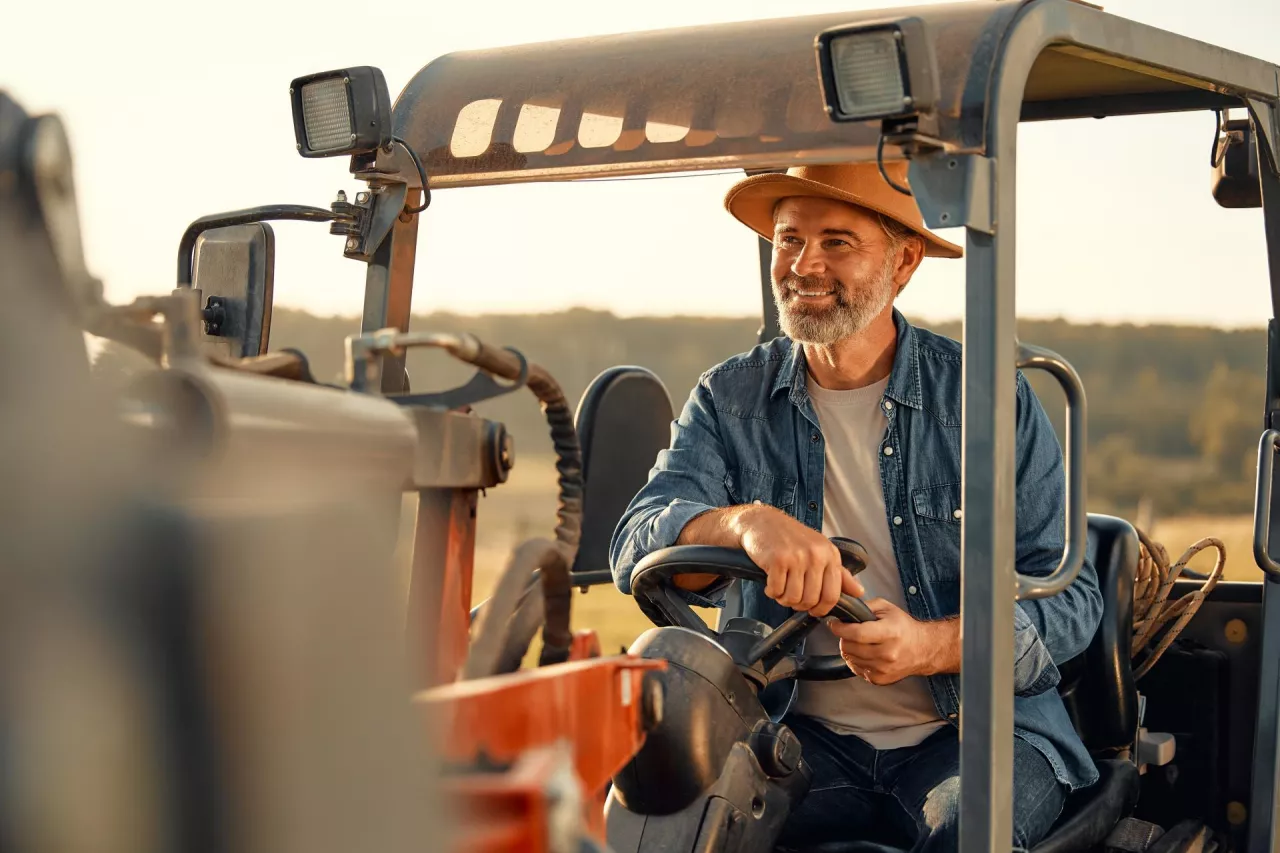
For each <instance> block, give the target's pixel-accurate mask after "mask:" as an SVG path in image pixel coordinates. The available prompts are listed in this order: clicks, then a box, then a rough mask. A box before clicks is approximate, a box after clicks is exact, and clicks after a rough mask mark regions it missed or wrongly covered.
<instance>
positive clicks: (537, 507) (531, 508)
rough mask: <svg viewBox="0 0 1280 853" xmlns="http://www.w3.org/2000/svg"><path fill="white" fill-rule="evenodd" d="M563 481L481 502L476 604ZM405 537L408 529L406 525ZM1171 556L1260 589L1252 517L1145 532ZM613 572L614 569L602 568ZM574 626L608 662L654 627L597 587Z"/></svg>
mask: <svg viewBox="0 0 1280 853" xmlns="http://www.w3.org/2000/svg"><path fill="white" fill-rule="evenodd" d="M555 496H556V473H555V469H554V467H553V465H552V460H551V459H550V457H545V456H534V455H530V454H526V455H524V456H519V457H518V458H517V462H516V467H515V468H514V469H513V470H512V472H511V477H510V479H509V480H508V481H507V482H506V483H504V484H503V485H502V486H500V487H498V488H496V489H493V490H491V491H489V492H488V494H487V495H486V496H484V497H482V498H481V501H480V507H479V511H478V530H479V533H478V536H477V543H476V566H475V583H474V596H473V603H479V602H480V601H482V600H483V599H484V598H486V597H487V596H488V594H489V591H490V590H491V588H492V586H493V583H494V581H495V579H496V577H497V574H498V572H499V571H500V570H501V568H502V565H503V563H504V561H505V560H506V558H507V555H508V553H509V552H510V550H511V549H512V548H513V547H515V545H516V544H518V543H519V542H521V541H522V540H524V539H526V538H528V537H533V536H544V537H549V536H551V535H552V530H553V529H554V527H555V509H556V501H555ZM405 530H406V533H408V526H407V525H406V528H405ZM1146 532H1147V533H1148V534H1149V535H1150V536H1151V538H1153V539H1154V540H1155V541H1157V542H1160V543H1162V544H1163V545H1164V546H1165V548H1167V549H1168V551H1169V553H1170V557H1171V558H1172V559H1174V560H1176V559H1177V558H1178V557H1179V556H1181V554H1182V552H1183V551H1184V550H1185V549H1186V548H1187V547H1188V546H1190V545H1192V544H1193V543H1194V542H1196V541H1197V540H1199V539H1201V538H1203V537H1206V536H1212V537H1216V538H1218V539H1221V540H1222V541H1223V543H1224V545H1225V546H1226V551H1227V564H1226V577H1227V578H1228V579H1230V580H1244V581H1259V580H1261V579H1262V574H1261V572H1260V570H1259V569H1258V568H1257V567H1256V566H1255V565H1254V563H1253V556H1252V550H1253V549H1252V544H1251V542H1252V534H1253V520H1252V518H1251V517H1249V516H1207V515H1197V516H1182V517H1169V518H1160V519H1158V520H1157V521H1156V522H1155V523H1153V524H1152V525H1150V529H1149V530H1147V531H1146ZM1215 555H1216V551H1214V550H1212V549H1209V550H1207V551H1203V552H1201V553H1200V554H1198V555H1196V557H1195V558H1194V559H1193V560H1192V561H1191V567H1192V568H1197V569H1201V570H1208V569H1209V568H1210V567H1212V565H1213V560H1214V557H1215ZM601 568H607V567H603V566H602V567H601ZM572 621H573V626H574V627H575V628H588V627H589V628H594V629H595V630H596V632H597V634H599V636H600V642H601V647H602V649H603V650H604V652H605V654H610V653H613V652H616V651H618V650H619V649H621V648H625V647H626V646H627V645H629V644H630V642H631V641H632V640H633V639H634V638H635V637H636V636H637V635H639V634H640V633H641V632H643V631H644V630H646V629H647V628H649V627H650V623H649V621H648V620H647V619H645V618H644V617H643V616H642V615H641V614H640V612H639V610H638V609H637V608H636V606H635V602H634V601H633V600H632V599H631V598H630V597H629V596H625V595H623V594H621V593H620V592H618V591H617V589H616V588H614V587H612V586H598V587H594V588H592V589H591V590H590V591H589V592H587V593H585V594H584V593H581V592H577V591H575V592H574V601H573V617H572Z"/></svg>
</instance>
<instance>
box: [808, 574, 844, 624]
mask: <svg viewBox="0 0 1280 853" xmlns="http://www.w3.org/2000/svg"><path fill="white" fill-rule="evenodd" d="M841 571H842V570H837V571H832V570H831V569H830V568H828V569H827V570H826V571H824V572H823V573H822V596H821V598H819V600H818V606H817V607H815V608H813V609H812V610H810V611H809V613H810V614H811V615H813V616H817V617H818V618H822V617H823V616H826V615H827V614H828V613H830V612H831V608H832V607H835V605H836V602H837V601H839V600H840V574H841Z"/></svg>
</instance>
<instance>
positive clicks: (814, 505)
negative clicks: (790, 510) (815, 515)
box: [809, 501, 818, 510]
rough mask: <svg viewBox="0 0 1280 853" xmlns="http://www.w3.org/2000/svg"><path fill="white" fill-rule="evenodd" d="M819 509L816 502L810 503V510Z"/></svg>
mask: <svg viewBox="0 0 1280 853" xmlns="http://www.w3.org/2000/svg"><path fill="white" fill-rule="evenodd" d="M817 508H818V504H817V502H816V501H809V509H811V510H816V509H817Z"/></svg>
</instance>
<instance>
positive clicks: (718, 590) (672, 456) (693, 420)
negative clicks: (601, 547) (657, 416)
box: [609, 374, 730, 607]
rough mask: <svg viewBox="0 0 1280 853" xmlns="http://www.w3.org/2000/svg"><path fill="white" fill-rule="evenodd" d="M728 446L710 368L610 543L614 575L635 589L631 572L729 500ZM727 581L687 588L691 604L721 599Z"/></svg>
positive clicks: (624, 588) (712, 603) (619, 583)
mask: <svg viewBox="0 0 1280 853" xmlns="http://www.w3.org/2000/svg"><path fill="white" fill-rule="evenodd" d="M725 471H726V465H725V447H724V443H723V442H722V440H721V436H720V429H719V424H718V422H717V418H716V410H715V405H714V402H713V400H712V397H711V390H710V388H709V387H708V384H707V375H706V374H704V375H703V376H702V377H701V378H700V379H699V380H698V384H697V385H696V386H694V389H693V391H692V392H690V394H689V399H688V401H687V402H686V403H685V405H684V408H683V410H682V411H681V412H680V416H679V418H677V419H676V420H675V421H673V422H672V424H671V446H670V447H668V448H667V449H666V450H663V451H661V452H660V453H659V454H658V458H657V460H656V462H655V464H654V467H653V468H652V469H651V470H650V471H649V481H648V482H647V483H646V484H645V485H644V487H643V488H642V489H641V490H640V492H639V493H638V494H636V496H635V497H634V498H633V499H632V500H631V503H630V505H629V506H628V507H627V510H626V512H624V513H623V514H622V518H621V519H620V520H619V522H618V526H617V527H616V528H615V530H614V532H613V538H612V540H611V541H610V543H609V565H610V568H611V569H612V571H613V580H614V583H615V584H616V585H617V587H618V589H620V590H622V591H623V592H624V593H627V594H630V592H631V572H632V570H633V569H634V568H635V566H636V564H637V563H638V562H640V561H641V560H643V559H644V558H645V557H646V556H647V555H648V554H651V553H653V552H654V551H657V550H659V549H661V548H667V547H670V546H672V545H674V544H675V543H676V541H677V540H678V539H679V538H680V533H681V532H682V531H683V530H684V528H685V525H687V524H688V523H689V522H690V521H692V520H693V519H695V518H697V517H698V516H699V515H702V514H703V513H705V512H709V511H710V510H713V509H718V508H720V507H725V506H728V505H729V500H730V499H729V493H728V489H727V488H726V486H725ZM725 586H727V583H717V584H715V585H714V586H713V587H712V588H711V589H708V590H704V591H703V593H702V594H697V593H687V594H685V595H684V598H685V599H686V600H688V601H689V602H690V603H691V604H695V605H699V606H703V607H710V606H715V605H716V604H718V603H720V602H719V599H720V597H721V595H722V592H723V588H724V587H725Z"/></svg>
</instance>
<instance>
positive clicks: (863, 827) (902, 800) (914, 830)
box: [778, 715, 1067, 853]
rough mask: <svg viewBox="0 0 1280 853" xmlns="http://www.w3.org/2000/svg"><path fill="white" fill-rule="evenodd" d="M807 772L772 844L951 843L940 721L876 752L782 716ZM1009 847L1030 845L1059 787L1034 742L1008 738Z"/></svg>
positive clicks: (1045, 824) (1060, 795)
mask: <svg viewBox="0 0 1280 853" xmlns="http://www.w3.org/2000/svg"><path fill="white" fill-rule="evenodd" d="M785 722H786V724H787V725H788V726H789V727H790V728H791V730H792V731H794V732H795V733H796V736H797V737H799V739H800V743H801V745H802V747H803V750H804V752H803V754H804V757H805V759H806V760H807V761H808V762H809V765H810V767H811V768H812V771H813V783H812V785H811V787H810V789H809V794H808V796H806V797H805V798H804V800H802V801H801V802H800V804H799V805H798V806H797V807H796V809H795V810H794V811H792V813H791V815H790V817H789V818H788V819H787V823H786V825H785V826H784V827H783V830H782V836H781V837H780V838H779V840H778V844H779V846H780V847H781V848H783V849H788V848H795V849H803V848H805V847H808V846H810V845H814V844H819V843H822V842H826V841H857V840H868V841H879V842H881V843H883V844H889V845H893V846H898V847H901V848H903V849H910V850H911V851H912V853H944V851H946V853H950V852H951V851H954V850H955V849H956V847H957V845H958V841H957V835H956V831H957V829H958V828H959V817H960V802H959V799H958V795H959V792H960V742H959V736H958V733H957V732H956V729H955V728H954V727H952V726H944V727H943V728H941V729H939V730H938V731H936V732H934V733H933V734H932V735H930V736H929V737H928V738H926V739H925V740H924V741H923V742H922V743H920V744H919V745H917V746H914V747H904V748H902V749H889V750H884V751H878V750H876V749H874V748H872V747H871V745H870V744H868V743H867V742H866V741H864V740H862V739H861V738H859V737H856V736H854V735H841V734H836V733H835V732H833V731H831V730H830V729H828V728H826V727H825V726H823V725H822V724H821V723H819V722H817V721H816V720H813V719H811V718H808V717H803V716H799V715H789V716H788V717H787V718H786V720H785ZM1013 744H1014V746H1013V846H1014V848H1015V849H1016V848H1023V849H1027V848H1030V847H1031V846H1032V845H1034V844H1036V843H1038V842H1039V841H1040V840H1041V839H1042V838H1044V836H1045V835H1046V834H1048V832H1049V830H1050V829H1051V828H1052V826H1053V824H1054V822H1055V821H1056V820H1057V819H1058V816H1059V815H1060V814H1061V813H1062V807H1063V804H1064V803H1065V802H1066V796H1067V791H1066V788H1065V786H1063V785H1062V784H1061V783H1059V782H1058V780H1057V778H1056V777H1055V776H1054V773H1053V768H1052V767H1051V766H1050V765H1049V762H1048V761H1047V760H1046V759H1045V757H1044V756H1043V755H1041V754H1040V753H1039V752H1038V751H1037V750H1036V748H1035V747H1033V746H1032V745H1031V744H1029V743H1027V742H1026V741H1024V740H1022V739H1021V738H1014V741H1013Z"/></svg>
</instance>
